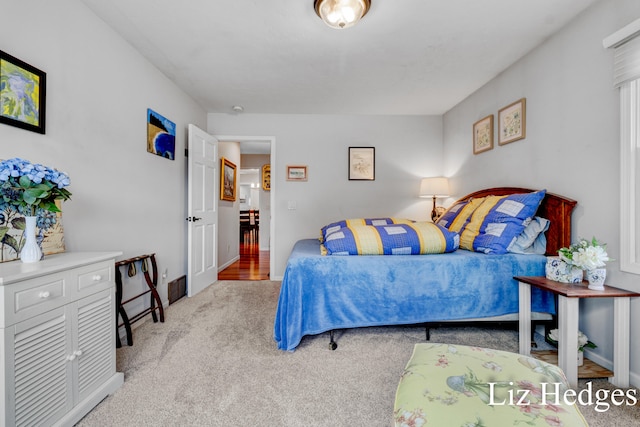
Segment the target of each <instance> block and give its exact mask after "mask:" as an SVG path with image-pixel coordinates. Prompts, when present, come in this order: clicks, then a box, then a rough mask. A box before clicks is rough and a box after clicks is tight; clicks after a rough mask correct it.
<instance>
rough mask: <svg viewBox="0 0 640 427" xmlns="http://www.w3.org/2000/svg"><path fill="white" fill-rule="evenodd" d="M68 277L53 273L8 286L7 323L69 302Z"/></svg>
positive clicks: (6, 291) (18, 320)
mask: <svg viewBox="0 0 640 427" xmlns="http://www.w3.org/2000/svg"><path fill="white" fill-rule="evenodd" d="M67 277H68V276H67V275H66V274H64V273H59V274H52V275H49V276H44V277H39V278H35V279H32V280H28V281H25V282H22V283H18V284H15V285H11V286H7V287H6V289H5V296H6V305H5V308H6V309H7V312H6V316H5V320H6V324H9V325H10V324H13V323H15V322H20V321H22V320H24V319H27V318H29V317H33V316H34V315H35V314H38V313H43V312H44V311H47V310H51V309H54V308H57V307H61V306H63V305H65V304H67V303H68V302H69V300H70V298H69V289H68V286H69V285H68V281H67Z"/></svg>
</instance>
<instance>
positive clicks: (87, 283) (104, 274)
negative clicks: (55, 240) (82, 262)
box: [73, 262, 115, 296]
mask: <svg viewBox="0 0 640 427" xmlns="http://www.w3.org/2000/svg"><path fill="white" fill-rule="evenodd" d="M73 274H74V282H75V286H76V288H75V291H76V292H77V293H78V294H79V295H80V296H85V295H89V294H93V293H95V292H98V291H101V290H104V289H109V288H110V287H112V286H113V283H114V281H115V279H114V277H113V275H114V263H112V262H101V263H97V264H92V265H88V266H86V267H81V268H77V269H74V270H73Z"/></svg>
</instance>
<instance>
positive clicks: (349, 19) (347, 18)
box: [314, 0, 371, 30]
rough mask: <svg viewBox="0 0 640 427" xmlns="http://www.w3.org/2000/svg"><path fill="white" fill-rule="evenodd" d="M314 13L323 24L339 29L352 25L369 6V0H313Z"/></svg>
mask: <svg viewBox="0 0 640 427" xmlns="http://www.w3.org/2000/svg"><path fill="white" fill-rule="evenodd" d="M314 7H315V9H316V13H317V14H318V16H319V17H320V18H322V20H323V21H324V23H325V24H327V25H328V26H330V27H331V28H335V29H338V30H341V29H343V28H349V27H352V26H354V25H355V24H356V23H357V22H358V21H359V20H360V19H361V18H362V17H363V16H364V15H366V13H367V12H368V11H369V7H371V0H315V1H314Z"/></svg>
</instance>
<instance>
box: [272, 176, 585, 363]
mask: <svg viewBox="0 0 640 427" xmlns="http://www.w3.org/2000/svg"><path fill="white" fill-rule="evenodd" d="M534 191H535V190H530V189H524V188H514V187H500V188H491V189H486V190H481V191H477V192H474V193H471V194H469V195H467V196H465V197H463V198H461V199H460V200H459V201H457V202H456V203H458V202H464V201H471V200H474V199H479V198H483V197H487V196H506V195H514V194H521V193H533V192H534ZM575 205H576V202H575V201H573V200H570V199H567V198H565V197H562V196H558V195H555V194H552V193H548V192H546V193H545V195H544V198H543V199H542V202H541V203H540V205H539V207H538V209H537V212H536V215H538V216H541V217H544V218H547V219H548V220H549V221H550V223H549V228H548V230H547V231H546V233H545V236H546V250H545V254H546V255H556V254H557V250H558V249H559V248H561V247H563V246H568V245H570V243H571V211H572V210H573V208H574V206H575ZM545 263H546V257H545V255H544V254H526V255H525V254H515V253H506V254H486V253H480V252H472V251H467V250H456V251H453V252H449V253H443V254H432V255H389V256H386V255H381V256H375V255H374V256H327V255H323V254H322V248H321V242H320V240H318V239H303V240H300V241H298V242H297V243H296V244H295V245H294V248H293V250H292V252H291V255H290V256H289V259H288V261H287V267H286V269H285V273H284V276H283V280H282V285H281V288H280V296H279V300H278V307H277V311H276V317H275V321H274V338H275V341H276V342H277V346H278V348H279V349H281V350H285V351H294V350H295V348H296V347H297V346H298V345H299V344H300V342H301V340H302V338H303V337H304V336H305V335H316V334H320V333H323V332H327V331H329V332H331V338H330V339H331V342H330V347H331V348H333V349H335V347H336V344H335V342H334V341H333V334H332V332H333V331H334V330H338V329H350V328H357V327H368V326H382V325H410V324H425V323H436V322H443V321H459V320H473V321H483V320H492V321H494V320H500V319H502V318H505V316H513V319H517V313H518V286H517V282H516V281H515V280H514V279H513V277H514V276H540V275H544V267H545ZM532 291H535V292H533V293H532V311H534V312H539V313H551V314H553V313H555V302H554V298H553V295H551V294H548V293H546V292H544V291H539V290H535V289H534V290H532Z"/></svg>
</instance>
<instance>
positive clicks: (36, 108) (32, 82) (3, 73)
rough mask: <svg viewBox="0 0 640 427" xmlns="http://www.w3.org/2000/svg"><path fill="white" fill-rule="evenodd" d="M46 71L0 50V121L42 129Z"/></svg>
mask: <svg viewBox="0 0 640 427" xmlns="http://www.w3.org/2000/svg"><path fill="white" fill-rule="evenodd" d="M46 88H47V74H46V73H45V72H43V71H40V70H38V69H37V68H35V67H33V66H31V65H29V64H27V63H26V62H23V61H21V60H19V59H18V58H14V57H13V56H11V55H9V54H8V53H5V52H3V51H1V50H0V123H4V124H7V125H11V126H16V127H19V128H22V129H26V130H30V131H33V132H38V133H44V117H45V92H46Z"/></svg>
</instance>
